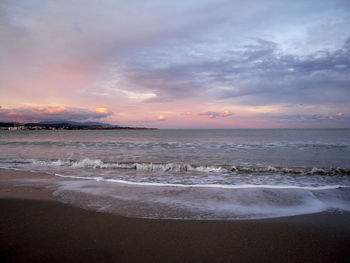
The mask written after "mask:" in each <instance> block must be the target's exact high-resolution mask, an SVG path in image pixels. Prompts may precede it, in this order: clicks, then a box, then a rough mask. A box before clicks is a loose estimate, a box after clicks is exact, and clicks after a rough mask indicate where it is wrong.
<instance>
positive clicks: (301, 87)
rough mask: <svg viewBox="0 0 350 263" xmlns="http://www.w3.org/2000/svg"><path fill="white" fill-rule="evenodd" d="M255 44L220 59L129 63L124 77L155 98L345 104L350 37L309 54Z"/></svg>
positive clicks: (349, 80)
mask: <svg viewBox="0 0 350 263" xmlns="http://www.w3.org/2000/svg"><path fill="white" fill-rule="evenodd" d="M254 42H255V43H253V44H250V45H244V46H243V47H242V50H239V51H231V52H227V51H225V52H223V53H222V54H219V57H218V58H211V57H207V58H200V59H197V60H192V61H189V62H188V63H182V64H181V63H180V64H173V65H171V64H170V65H167V66H165V67H162V66H157V67H155V66H153V65H149V64H148V63H145V64H142V61H141V62H140V63H138V64H137V66H136V67H134V65H133V64H132V63H130V64H129V65H128V66H127V67H126V71H125V76H128V78H129V82H131V83H134V84H135V86H137V87H138V89H140V88H144V89H149V90H152V91H153V92H154V93H155V94H157V98H155V99H152V100H151V101H152V102H155V101H160V102H164V101H175V100H186V99H196V98H197V99H209V100H215V99H216V100H229V99H233V100H235V102H237V103H239V104H258V105H264V104H271V103H273V104H274V103H308V104H312V103H345V102H346V101H348V100H349V99H350V98H349V97H350V95H349V94H350V93H349V92H348V91H349V83H350V74H349V73H350V49H349V47H348V46H349V44H348V40H347V42H346V43H345V44H344V46H343V48H341V49H338V50H335V51H332V52H331V51H316V52H314V53H311V54H309V55H305V56H301V55H290V54H284V53H283V52H281V51H280V50H279V49H278V45H277V44H276V43H273V42H271V41H266V40H263V39H255V40H254Z"/></svg>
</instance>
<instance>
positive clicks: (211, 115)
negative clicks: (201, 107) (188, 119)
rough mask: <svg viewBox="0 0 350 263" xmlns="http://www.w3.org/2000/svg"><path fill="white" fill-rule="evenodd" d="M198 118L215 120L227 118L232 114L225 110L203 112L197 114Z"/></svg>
mask: <svg viewBox="0 0 350 263" xmlns="http://www.w3.org/2000/svg"><path fill="white" fill-rule="evenodd" d="M198 115H199V116H208V117H209V118H210V119H215V118H217V117H229V116H231V115H232V113H231V112H230V111H228V110H225V111H223V112H215V111H204V112H201V113H198Z"/></svg>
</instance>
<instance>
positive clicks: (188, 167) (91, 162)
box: [0, 158, 350, 175]
mask: <svg viewBox="0 0 350 263" xmlns="http://www.w3.org/2000/svg"><path fill="white" fill-rule="evenodd" d="M0 162H2V163H10V164H32V165H37V166H69V167H72V168H93V169H134V170H141V171H164V172H220V173H271V174H276V173H279V174H296V175H297V174H300V175H350V168H342V167H337V168H334V167H329V168H319V167H278V166H271V165H268V166H235V165H228V164H224V165H197V164H188V163H172V162H170V163H154V162H105V161H102V160H99V159H89V158H85V159H82V160H70V159H55V160H47V159H0Z"/></svg>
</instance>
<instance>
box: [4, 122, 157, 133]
mask: <svg viewBox="0 0 350 263" xmlns="http://www.w3.org/2000/svg"><path fill="white" fill-rule="evenodd" d="M0 130H10V131H18V130H157V128H147V127H123V126H118V125H110V124H106V123H99V122H84V123H80V122H71V121H62V122H59V121H52V122H38V123H18V122H0Z"/></svg>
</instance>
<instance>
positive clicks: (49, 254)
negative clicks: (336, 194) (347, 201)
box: [0, 169, 350, 262]
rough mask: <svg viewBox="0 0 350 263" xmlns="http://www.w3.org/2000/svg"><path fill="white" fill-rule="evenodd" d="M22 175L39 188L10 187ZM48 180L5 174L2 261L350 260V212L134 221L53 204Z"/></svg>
mask: <svg viewBox="0 0 350 263" xmlns="http://www.w3.org/2000/svg"><path fill="white" fill-rule="evenodd" d="M18 173H22V175H23V173H25V174H26V178H27V179H28V180H31V179H33V178H34V177H35V178H38V177H40V178H41V180H42V184H41V183H38V185H37V186H36V187H33V186H32V185H25V184H23V185H21V186H17V187H11V185H10V184H8V185H6V184H7V183H8V182H9V181H8V180H11V179H12V180H13V178H14V176H15V175H16V174H17V175H18ZM15 180H16V179H15ZM45 180H54V181H60V180H61V179H60V178H56V177H50V176H48V175H45V174H38V173H33V174H30V172H24V171H21V172H19V171H13V170H12V171H11V170H4V169H0V211H1V213H0V261H1V262H83V261H86V262H233V261H234V262H300V261H306V262H346V261H347V260H348V259H349V258H350V224H349V223H348V222H350V213H347V212H339V211H338V212H324V213H318V214H308V215H299V216H290V217H280V218H269V219H253V220H180V219H176V220H171V219H142V218H131V217H123V216H118V215H113V214H108V213H104V212H102V213H101V212H95V211H91V210H85V209H82V208H78V207H75V206H72V205H69V204H64V203H62V202H59V201H57V200H54V198H53V197H52V196H50V195H51V194H52V189H50V188H47V187H45V185H46V183H47V182H46V181H45ZM6 182H7V183H6ZM45 182H46V183H45Z"/></svg>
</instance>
